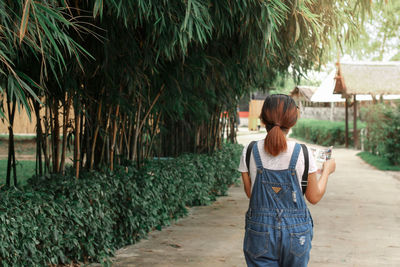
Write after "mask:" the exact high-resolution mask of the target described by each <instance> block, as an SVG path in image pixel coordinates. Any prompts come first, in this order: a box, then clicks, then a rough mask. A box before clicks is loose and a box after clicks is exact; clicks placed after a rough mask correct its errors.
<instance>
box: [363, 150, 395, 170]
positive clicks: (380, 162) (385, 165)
mask: <svg viewBox="0 0 400 267" xmlns="http://www.w3.org/2000/svg"><path fill="white" fill-rule="evenodd" d="M357 156H359V157H360V158H362V159H363V160H364V161H365V162H367V163H368V164H370V165H372V166H374V167H376V168H377V169H379V170H382V171H400V166H394V165H392V164H391V163H390V162H389V160H388V159H386V158H384V157H381V156H377V155H374V154H371V153H369V152H360V153H358V154H357Z"/></svg>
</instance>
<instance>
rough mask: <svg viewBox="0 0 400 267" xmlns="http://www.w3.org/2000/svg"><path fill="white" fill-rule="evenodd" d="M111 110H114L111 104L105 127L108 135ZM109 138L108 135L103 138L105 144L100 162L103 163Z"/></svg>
mask: <svg viewBox="0 0 400 267" xmlns="http://www.w3.org/2000/svg"><path fill="white" fill-rule="evenodd" d="M111 111H112V106H110V108H109V109H108V115H107V122H106V129H105V133H106V135H107V132H108V128H109V126H110V119H111ZM107 138H108V137H107V136H106V137H105V138H104V140H103V146H102V147H101V154H100V163H103V159H104V151H105V146H106V142H107Z"/></svg>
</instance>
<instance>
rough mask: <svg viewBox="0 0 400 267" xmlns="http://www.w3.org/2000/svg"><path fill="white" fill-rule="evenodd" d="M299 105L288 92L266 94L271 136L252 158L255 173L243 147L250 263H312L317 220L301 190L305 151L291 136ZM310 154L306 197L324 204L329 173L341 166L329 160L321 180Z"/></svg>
mask: <svg viewBox="0 0 400 267" xmlns="http://www.w3.org/2000/svg"><path fill="white" fill-rule="evenodd" d="M297 117H298V110H297V106H296V103H295V102H294V100H293V99H292V98H291V97H290V96H287V95H281V94H279V95H271V96H268V97H267V98H266V99H265V102H264V105H263V108H262V112H261V115H260V118H261V121H262V122H263V124H265V125H266V128H267V132H268V134H267V136H266V138H265V140H261V141H258V142H257V143H256V144H255V145H254V146H253V149H252V153H251V157H250V165H249V169H250V175H249V171H248V169H247V166H246V164H245V156H246V151H247V148H245V149H244V150H243V154H242V157H241V160H240V166H239V171H240V172H241V173H242V179H243V183H244V189H245V192H246V194H247V196H248V197H249V198H250V204H249V209H248V211H247V213H246V232H245V239H244V246H243V250H244V254H245V259H246V263H247V266H283V267H286V266H293V267H301V266H307V264H308V260H309V257H310V256H309V255H310V250H311V240H312V236H313V222H312V218H311V215H310V212H309V210H308V208H307V205H306V203H305V200H304V197H303V194H302V190H301V186H300V184H301V177H302V175H303V172H304V168H305V167H304V155H303V153H302V151H301V146H300V145H299V144H297V143H295V142H294V141H289V140H287V139H286V135H287V133H288V132H289V130H290V128H292V127H293V126H294V125H295V124H296V121H297ZM308 155H309V172H308V186H307V190H306V192H305V197H306V198H307V200H308V201H309V202H310V203H312V204H316V203H318V202H319V201H320V200H321V198H322V196H323V195H324V193H325V190H326V185H327V181H328V176H329V174H331V173H332V172H334V171H335V168H336V163H335V161H334V159H330V160H327V161H326V162H325V163H324V165H323V170H322V172H321V177H320V178H319V179H317V167H316V164H315V161H314V158H313V157H312V153H311V152H310V151H308Z"/></svg>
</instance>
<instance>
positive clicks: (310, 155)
mask: <svg viewBox="0 0 400 267" xmlns="http://www.w3.org/2000/svg"><path fill="white" fill-rule="evenodd" d="M307 150H308V173H309V174H310V173H314V172H316V171H317V170H318V168H317V163H316V162H315V159H314V155H313V153H312V151H311V150H310V148H309V147H307Z"/></svg>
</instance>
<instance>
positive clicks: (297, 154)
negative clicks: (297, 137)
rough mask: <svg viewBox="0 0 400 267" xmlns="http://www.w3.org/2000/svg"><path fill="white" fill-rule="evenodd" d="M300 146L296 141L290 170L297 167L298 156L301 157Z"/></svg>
mask: <svg viewBox="0 0 400 267" xmlns="http://www.w3.org/2000/svg"><path fill="white" fill-rule="evenodd" d="M300 148H301V146H300V145H299V144H297V143H296V144H295V146H294V149H293V154H292V158H291V159H290V163H289V169H290V170H295V169H296V163H297V158H298V157H299V153H300Z"/></svg>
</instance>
